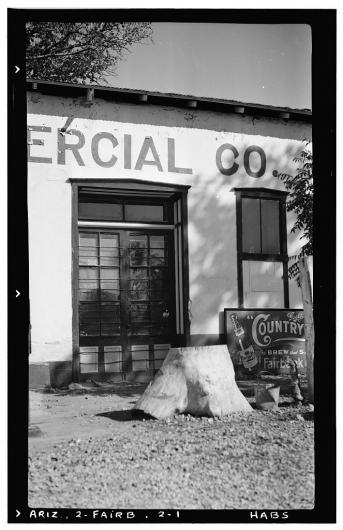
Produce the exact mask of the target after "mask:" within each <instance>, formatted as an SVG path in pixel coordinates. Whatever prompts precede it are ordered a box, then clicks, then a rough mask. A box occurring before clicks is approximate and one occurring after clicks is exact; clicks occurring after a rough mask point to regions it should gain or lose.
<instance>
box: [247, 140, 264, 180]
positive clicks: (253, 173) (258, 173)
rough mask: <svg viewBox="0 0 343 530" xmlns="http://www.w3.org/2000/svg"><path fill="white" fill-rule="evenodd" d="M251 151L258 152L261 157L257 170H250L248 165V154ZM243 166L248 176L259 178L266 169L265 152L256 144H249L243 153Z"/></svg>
mask: <svg viewBox="0 0 343 530" xmlns="http://www.w3.org/2000/svg"><path fill="white" fill-rule="evenodd" d="M251 153H258V154H259V155H260V158H261V167H260V169H259V170H258V171H252V169H251V167H250V155H251ZM244 168H245V171H246V172H247V174H248V175H249V177H254V178H256V179H257V178H259V177H262V175H264V173H265V171H266V153H265V152H264V151H263V149H261V147H259V146H258V145H251V146H250V147H248V148H247V149H246V151H245V153H244Z"/></svg>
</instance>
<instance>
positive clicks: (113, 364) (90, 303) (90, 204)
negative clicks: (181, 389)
mask: <svg viewBox="0 0 343 530" xmlns="http://www.w3.org/2000/svg"><path fill="white" fill-rule="evenodd" d="M187 189H188V187H187ZM88 190H89V188H88ZM76 191H77V194H78V195H77V196H78V222H77V225H78V228H77V232H76V234H75V235H74V248H75V247H76V248H75V250H76V251H75V252H74V314H75V317H76V318H75V319H74V329H75V328H76V329H75V331H76V333H75V332H74V355H73V369H74V379H76V380H85V379H89V378H92V379H95V380H103V379H108V378H115V379H117V380H126V379H128V380H132V379H134V380H135V379H136V380H146V379H149V378H150V377H152V376H153V373H154V371H156V370H157V369H158V368H160V366H161V365H162V363H163V360H164V358H165V356H166V355H167V353H168V351H169V348H170V347H171V346H181V345H184V344H185V342H186V339H185V336H186V333H187V327H188V321H187V316H188V315H185V311H184V309H185V308H186V305H187V304H186V303H185V299H187V298H186V296H187V290H186V289H187V288H188V268H187V267H186V268H187V270H186V272H185V265H186V264H187V262H186V259H187V240H186V239H185V237H183V236H184V235H186V230H185V227H184V224H183V222H182V206H183V204H184V203H183V200H182V199H183V198H184V197H186V194H184V197H183V196H182V194H180V193H177V194H176V193H175V192H173V193H171V191H169V192H168V193H166V191H167V190H165V188H164V189H163V192H164V193H163V198H161V197H156V195H157V194H156V191H155V194H154V196H153V197H150V198H149V197H147V196H144V199H143V200H142V197H141V196H142V192H141V194H140V197H139V198H136V197H134V194H133V192H131V193H130V194H129V198H127V197H125V196H124V195H123V192H122V191H120V193H119V194H118V192H114V193H109V192H108V188H107V190H106V193H104V191H103V190H102V191H101V199H99V197H100V195H99V191H97V190H95V193H94V190H93V191H92V194H91V195H90V191H87V190H86V192H85V191H84V189H83V188H79V189H77V190H76ZM87 194H88V195H87ZM120 215H122V218H120ZM99 219H100V220H99ZM185 258H186V259H185Z"/></svg>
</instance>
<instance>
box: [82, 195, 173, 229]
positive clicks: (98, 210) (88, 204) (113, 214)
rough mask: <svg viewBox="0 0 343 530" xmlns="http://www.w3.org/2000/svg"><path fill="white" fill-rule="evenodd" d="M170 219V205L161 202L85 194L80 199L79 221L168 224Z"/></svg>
mask: <svg viewBox="0 0 343 530" xmlns="http://www.w3.org/2000/svg"><path fill="white" fill-rule="evenodd" d="M170 217H171V212H170V207H169V204H168V203H167V202H163V201H161V200H154V199H152V200H149V201H146V200H143V199H142V200H139V199H138V200H137V199H127V198H126V199H124V198H121V197H118V196H111V195H105V196H97V195H91V194H83V193H81V194H80V198H79V219H80V220H84V221H95V220H96V221H122V222H141V223H147V222H148V223H168V222H170Z"/></svg>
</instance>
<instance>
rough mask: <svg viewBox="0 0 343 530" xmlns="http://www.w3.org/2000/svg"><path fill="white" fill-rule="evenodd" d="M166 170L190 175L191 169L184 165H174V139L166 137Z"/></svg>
mask: <svg viewBox="0 0 343 530" xmlns="http://www.w3.org/2000/svg"><path fill="white" fill-rule="evenodd" d="M168 171H170V173H185V174H188V175H191V174H192V173H193V171H192V169H190V168H185V167H176V165H175V140H174V138H168Z"/></svg>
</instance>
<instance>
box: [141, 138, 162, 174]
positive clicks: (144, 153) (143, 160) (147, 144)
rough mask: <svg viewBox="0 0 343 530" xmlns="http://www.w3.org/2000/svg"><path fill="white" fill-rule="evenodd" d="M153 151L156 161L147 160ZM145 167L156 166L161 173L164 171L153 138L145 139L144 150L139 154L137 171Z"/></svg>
mask: <svg viewBox="0 0 343 530" xmlns="http://www.w3.org/2000/svg"><path fill="white" fill-rule="evenodd" d="M149 150H150V151H151V154H152V156H153V159H154V160H147V159H146V157H147V154H148V152H149ZM143 165H147V166H156V167H157V169H158V170H159V171H163V168H162V164H161V162H160V157H159V156H158V153H157V151H156V147H155V144H154V140H153V139H152V138H149V137H147V138H144V142H143V145H142V149H141V151H140V153H139V156H138V159H137V162H136V166H135V169H138V170H139V169H142V167H143Z"/></svg>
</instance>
